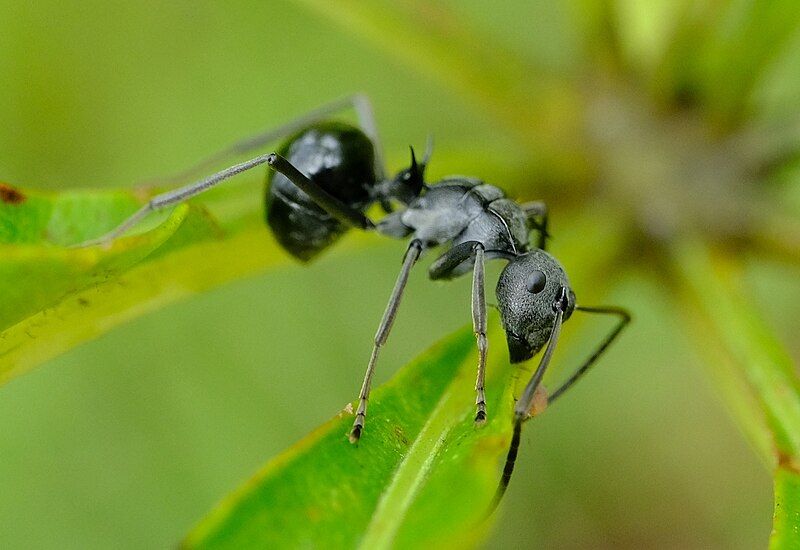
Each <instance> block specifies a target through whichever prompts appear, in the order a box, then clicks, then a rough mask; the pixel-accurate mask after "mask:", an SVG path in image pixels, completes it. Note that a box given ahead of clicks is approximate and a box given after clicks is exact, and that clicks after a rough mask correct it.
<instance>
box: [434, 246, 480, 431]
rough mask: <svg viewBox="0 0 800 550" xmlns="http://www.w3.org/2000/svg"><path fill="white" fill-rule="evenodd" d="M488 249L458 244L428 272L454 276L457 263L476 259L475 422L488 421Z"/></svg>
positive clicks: (474, 298) (438, 277)
mask: <svg viewBox="0 0 800 550" xmlns="http://www.w3.org/2000/svg"><path fill="white" fill-rule="evenodd" d="M484 253H485V249H484V246H483V244H482V243H480V242H478V241H467V242H463V243H459V244H457V245H455V246H454V247H452V248H451V249H450V250H448V251H447V252H445V253H444V254H442V255H441V256H440V257H439V258H438V259H437V260H436V261H435V262H433V264H431V267H430V269H429V270H428V273H429V275H430V278H431V279H434V280H436V279H446V278H449V277H452V276H453V275H454V273H455V270H456V268H457V267H458V266H460V265H461V264H463V263H464V262H465V261H467V260H468V259H470V258H474V260H475V265H474V266H473V268H472V331H473V333H474V334H475V341H476V343H477V345H478V374H477V376H476V378H475V408H476V414H475V422H476V423H477V424H482V423H484V422H486V391H485V383H486V354H487V352H488V349H489V341H488V340H487V338H486V295H485V290H484V287H485V284H484V279H485V267H484V263H485V262H484Z"/></svg>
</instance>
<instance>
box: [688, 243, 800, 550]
mask: <svg viewBox="0 0 800 550" xmlns="http://www.w3.org/2000/svg"><path fill="white" fill-rule="evenodd" d="M673 252H674V258H675V265H676V266H679V267H677V268H676V275H677V276H678V277H677V278H678V283H679V284H680V288H681V290H682V297H683V300H684V304H683V307H682V309H683V311H684V313H685V314H686V315H687V317H689V318H691V319H692V320H693V321H692V326H693V327H694V328H695V330H693V331H691V332H692V334H693V335H694V336H695V337H696V340H697V343H698V345H699V347H700V349H701V351H702V353H703V354H705V355H707V356H708V358H709V360H710V362H711V363H712V364H718V363H724V364H725V365H724V367H723V368H721V369H719V368H718V369H717V370H716V375H717V378H718V381H719V383H720V387H721V388H722V389H723V390H724V392H723V395H724V396H725V397H726V398H727V399H728V402H729V405H730V407H731V409H732V410H733V411H734V413H735V415H736V417H737V419H738V420H739V421H740V423H741V424H742V427H743V430H744V431H745V433H746V434H747V435H748V436H749V437H750V440H751V442H752V443H753V445H754V447H756V449H757V450H758V451H759V452H760V454H761V457H762V458H763V459H764V461H765V462H766V463H767V464H769V465H770V467H771V468H772V469H773V471H774V475H775V489H776V494H775V498H776V501H775V524H774V532H773V537H772V545H773V547H774V548H797V547H800V532H798V530H797V523H793V522H791V521H786V520H785V518H792V517H798V515H800V499H798V498H793V497H796V496H797V475H798V469H797V465H798V464H800V380H798V377H797V373H796V370H795V366H794V364H793V362H792V359H791V357H790V355H789V354H788V352H787V351H786V350H785V349H784V346H783V345H782V344H781V342H780V341H779V340H778V339H777V337H776V336H775V335H774V332H773V331H771V330H770V329H769V327H768V326H766V324H765V323H764V321H763V320H762V319H761V317H760V315H758V313H757V312H756V311H754V309H753V307H752V306H751V305H750V304H749V303H748V300H747V295H748V293H747V291H746V288H745V285H744V284H743V282H742V280H741V274H740V269H739V268H738V266H736V264H735V262H732V261H731V260H729V259H726V258H724V257H722V256H720V255H717V254H714V253H712V252H711V251H710V250H708V249H707V248H706V246H705V245H702V244H700V243H699V242H698V241H684V242H682V243H680V244H678V245H676V246H675V247H674V248H673ZM717 366H718V365H717ZM727 378H731V379H730V380H727ZM776 541H781V542H780V543H778V542H776Z"/></svg>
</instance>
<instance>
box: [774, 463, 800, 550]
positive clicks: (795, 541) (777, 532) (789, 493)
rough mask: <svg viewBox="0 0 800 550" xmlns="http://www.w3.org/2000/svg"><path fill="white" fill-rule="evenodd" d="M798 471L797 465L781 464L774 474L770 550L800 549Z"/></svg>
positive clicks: (799, 479) (799, 486) (799, 478)
mask: <svg viewBox="0 0 800 550" xmlns="http://www.w3.org/2000/svg"><path fill="white" fill-rule="evenodd" d="M798 503H800V470H799V469H798V464H790V463H787V464H782V465H781V467H779V468H778V470H776V472H775V512H774V515H773V519H772V536H771V537H770V539H769V547H770V548H771V549H772V550H797V548H800V505H798Z"/></svg>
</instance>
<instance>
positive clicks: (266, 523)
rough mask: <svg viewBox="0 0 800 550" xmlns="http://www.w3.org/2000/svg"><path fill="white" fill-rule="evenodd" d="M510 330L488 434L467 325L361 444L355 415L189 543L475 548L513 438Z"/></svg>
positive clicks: (304, 445)
mask: <svg viewBox="0 0 800 550" xmlns="http://www.w3.org/2000/svg"><path fill="white" fill-rule="evenodd" d="M494 317H496V316H494ZM492 321H494V326H497V319H496V318H495V319H493V320H492ZM498 332H499V331H497V330H496V331H494V333H493V334H491V335H490V338H491V342H492V345H491V346H490V355H489V360H488V369H487V384H486V388H487V406H488V409H489V420H488V422H487V423H486V424H485V425H484V426H482V427H476V426H475V425H474V423H473V418H474V415H475V405H474V401H475V395H474V393H475V392H474V388H473V384H474V380H475V368H476V361H477V351H476V346H475V339H474V337H473V335H472V331H471V329H466V328H465V329H464V330H462V331H459V332H458V333H456V334H455V335H453V336H451V337H449V338H448V339H446V340H444V341H443V342H441V343H439V344H438V345H436V346H434V347H433V348H432V349H430V350H429V351H427V352H426V353H424V354H423V355H421V356H420V357H419V358H417V359H416V360H415V361H414V362H412V363H411V364H409V365H408V366H407V367H405V368H404V369H403V370H401V371H400V373H398V374H397V375H396V376H395V377H394V378H393V379H392V380H391V381H390V382H389V383H387V384H385V385H383V386H381V387H380V388H378V389H377V390H376V391H375V392H374V394H373V397H372V399H370V410H369V415H368V418H367V425H366V430H365V432H364V435H363V437H362V439H361V441H360V442H359V443H358V445H352V444H351V443H350V442H349V441H348V438H347V434H348V431H349V429H350V427H351V425H352V422H353V415H352V412H343V413H341V414H340V415H339V416H337V417H336V418H334V419H332V420H330V421H329V422H328V423H326V424H324V425H323V426H321V427H320V428H318V429H317V430H316V431H314V432H312V433H311V434H310V435H309V436H307V437H306V438H304V439H303V440H301V441H300V442H299V443H297V444H296V445H294V446H293V447H292V448H290V449H289V450H287V451H285V452H284V453H283V454H281V455H280V456H278V457H276V458H274V459H273V460H271V461H270V462H269V463H268V464H267V465H266V466H265V467H264V468H263V469H262V470H261V471H260V472H259V473H258V474H257V475H256V476H255V477H254V478H253V479H252V480H250V481H249V482H248V483H247V484H246V485H245V486H243V487H242V488H241V489H240V490H239V491H237V492H235V493H233V494H232V495H231V496H230V497H228V498H227V499H226V500H225V501H223V502H222V503H221V504H220V505H219V506H218V507H217V509H216V510H214V511H213V512H212V513H211V514H210V515H209V516H208V517H207V518H206V519H205V520H203V521H202V523H200V525H198V527H197V528H196V529H195V530H193V531H192V533H191V534H190V535H189V536H188V538H187V539H186V541H185V543H184V544H185V546H186V547H187V548H277V547H284V548H285V547H292V548H297V547H327V548H354V547H359V548H369V549H375V548H389V547H418V548H426V547H428V548H429V547H433V546H434V545H445V546H448V547H462V548H463V547H470V546H475V545H476V544H477V543H478V542H479V541H480V540H481V535H482V534H483V533H484V532H485V530H486V529H487V528H488V524H487V522H486V521H485V518H486V513H487V511H488V507H489V504H490V502H491V499H492V497H493V494H494V491H495V489H496V488H497V483H498V480H499V471H498V461H499V460H501V458H502V457H503V456H504V455H505V453H506V451H507V449H508V444H509V441H510V437H511V420H510V419H511V415H512V408H513V403H514V400H513V398H512V394H511V387H512V386H513V385H512V384H510V383H509V380H510V376H511V373H512V370H513V369H512V367H511V366H510V365H509V363H508V359H507V351H506V350H505V349H504V346H503V338H502V335H501V334H498Z"/></svg>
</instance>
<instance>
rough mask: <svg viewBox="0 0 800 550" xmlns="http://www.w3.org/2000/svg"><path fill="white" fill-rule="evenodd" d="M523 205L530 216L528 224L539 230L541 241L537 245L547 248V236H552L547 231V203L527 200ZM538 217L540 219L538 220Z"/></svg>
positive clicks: (523, 208)
mask: <svg viewBox="0 0 800 550" xmlns="http://www.w3.org/2000/svg"><path fill="white" fill-rule="evenodd" d="M521 207H522V210H523V211H524V212H525V215H526V216H527V218H528V224H529V225H530V227H531V229H535V230H536V231H538V232H539V241H538V243H537V245H536V246H537V247H538V248H541V249H542V250H545V249H546V248H547V238H548V237H549V236H550V234H549V233H548V232H547V221H548V219H547V205H546V204H545V203H544V202H542V201H534V202H526V203H524V204H522V205H521ZM536 218H539V219H538V220H537V219H536Z"/></svg>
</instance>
